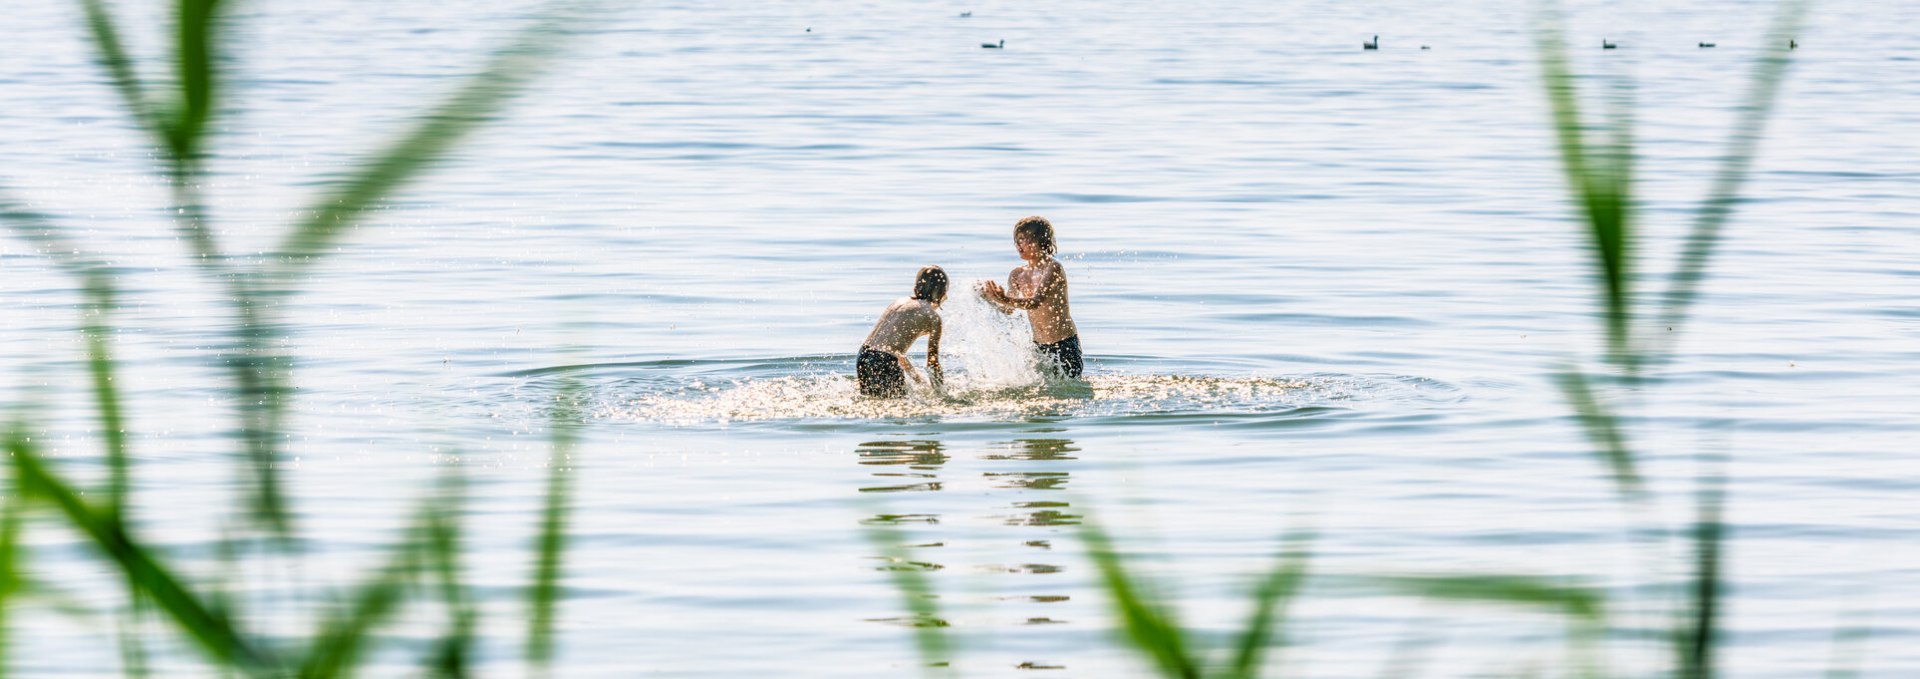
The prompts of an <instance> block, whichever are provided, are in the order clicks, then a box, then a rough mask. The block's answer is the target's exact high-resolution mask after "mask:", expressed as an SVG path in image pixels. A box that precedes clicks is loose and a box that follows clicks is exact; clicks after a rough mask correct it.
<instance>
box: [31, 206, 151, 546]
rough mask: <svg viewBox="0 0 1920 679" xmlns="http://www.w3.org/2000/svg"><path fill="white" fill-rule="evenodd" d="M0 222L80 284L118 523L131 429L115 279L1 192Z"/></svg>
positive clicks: (83, 329)
mask: <svg viewBox="0 0 1920 679" xmlns="http://www.w3.org/2000/svg"><path fill="white" fill-rule="evenodd" d="M0 221H5V222H7V223H8V224H10V225H12V226H13V231H14V232H15V233H16V234H18V235H19V236H20V237H21V239H22V240H25V241H27V242H28V243H31V244H32V245H34V246H35V247H36V248H38V249H39V250H40V251H41V252H43V253H45V254H47V255H48V256H50V257H51V258H52V259H53V260H54V262H55V264H58V265H60V266H62V267H64V268H66V269H67V270H68V272H69V273H71V274H73V276H74V277H76V278H79V279H80V286H81V288H80V291H81V295H82V297H84V298H85V300H86V303H85V305H84V306H83V307H82V309H81V313H82V318H81V321H80V325H81V330H80V332H81V335H82V336H83V337H84V338H85V339H86V350H87V372H88V376H89V378H90V380H89V382H90V386H91V387H92V388H93V396H94V406H95V407H96V408H97V409H98V413H97V414H98V415H99V417H100V429H101V437H102V439H104V441H105V443H106V457H107V475H108V476H107V498H108V507H107V511H109V512H111V513H113V514H114V515H115V518H116V520H117V518H118V514H119V512H120V511H121V504H122V503H123V502H124V501H125V497H126V493H127V488H128V484H129V483H130V481H129V478H128V474H129V471H128V465H129V460H128V456H127V430H126V421H125V417H124V415H123V409H122V406H121V399H120V392H119V387H118V386H116V385H115V384H114V364H113V353H112V345H111V341H110V340H109V337H110V336H111V334H112V331H113V324H112V314H113V311H114V310H115V309H116V308H118V306H117V301H116V297H117V295H116V293H115V289H114V285H113V280H112V278H110V277H109V276H108V275H107V271H106V266H105V265H104V264H103V263H101V262H100V261H99V260H98V259H95V258H94V257H92V256H89V255H86V254H83V253H82V252H81V250H80V248H79V246H78V245H76V244H74V243H72V242H71V241H69V240H67V239H66V237H65V236H64V235H63V234H62V233H61V232H60V230H59V229H58V228H57V227H56V226H54V224H53V221H52V220H51V219H48V218H47V217H46V216H44V215H41V214H39V213H37V212H34V211H33V210H29V209H27V208H26V207H25V206H23V205H20V204H19V203H17V202H15V201H14V200H13V199H12V198H11V197H9V196H8V195H7V194H6V193H5V192H4V191H0Z"/></svg>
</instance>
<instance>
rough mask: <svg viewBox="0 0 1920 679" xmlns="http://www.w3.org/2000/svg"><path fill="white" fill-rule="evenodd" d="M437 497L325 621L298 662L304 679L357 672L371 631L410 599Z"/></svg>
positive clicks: (371, 643) (433, 516)
mask: <svg viewBox="0 0 1920 679" xmlns="http://www.w3.org/2000/svg"><path fill="white" fill-rule="evenodd" d="M435 514H436V511H435V510H434V509H433V501H432V500H429V501H428V503H427V508H425V509H423V510H421V511H420V512H419V514H418V515H417V517H418V518H416V519H415V520H414V522H413V523H412V525H410V526H408V527H407V529H406V531H405V532H404V534H403V535H402V536H401V539H400V543H399V544H397V545H394V546H393V548H392V549H391V553H390V556H389V557H388V561H387V563H386V564H385V565H383V566H381V567H380V568H378V569H376V570H375V571H374V572H373V573H371V574H369V575H368V577H367V580H366V581H365V582H363V583H361V584H360V586H359V587H356V588H355V589H354V593H353V595H352V596H351V597H349V600H350V601H351V605H349V606H347V607H345V608H344V609H343V610H342V611H340V612H339V613H337V614H336V615H334V616H333V617H332V618H331V619H329V620H328V621H327V622H326V623H324V624H323V626H322V627H321V630H320V632H319V633H318V634H316V635H314V638H313V642H312V644H311V646H309V648H308V650H307V654H306V657H305V659H304V660H303V661H302V662H301V663H300V673H299V676H300V677H301V678H302V679H328V678H331V677H343V676H353V675H354V671H355V669H356V668H357V667H358V666H359V664H360V662H362V661H363V660H364V659H365V658H366V656H367V654H368V653H370V652H371V650H372V649H371V646H372V645H373V639H372V638H371V634H372V632H373V630H375V629H377V628H378V627H379V626H380V625H382V624H384V623H386V622H387V621H388V619H390V618H392V617H393V616H394V615H395V614H397V613H398V612H399V610H400V607H401V606H402V605H403V604H404V603H405V602H406V599H407V590H408V588H409V586H411V584H412V583H413V582H414V580H415V579H416V578H417V577H418V576H419V575H420V573H421V571H422V570H423V569H424V567H425V564H424V563H423V562H424V561H425V555H424V554H423V552H425V551H426V550H427V549H428V547H427V544H426V543H428V542H429V541H430V540H431V538H430V537H429V536H428V533H429V531H431V530H432V528H431V525H432V523H433V522H435V521H436V519H435Z"/></svg>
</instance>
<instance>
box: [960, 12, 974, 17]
mask: <svg viewBox="0 0 1920 679" xmlns="http://www.w3.org/2000/svg"><path fill="white" fill-rule="evenodd" d="M970 16H973V12H961V13H960V18H962V19H965V18H967V17H970Z"/></svg>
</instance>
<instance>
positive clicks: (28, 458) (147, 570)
mask: <svg viewBox="0 0 1920 679" xmlns="http://www.w3.org/2000/svg"><path fill="white" fill-rule="evenodd" d="M6 445H7V452H9V453H11V455H12V457H13V469H14V479H15V492H18V493H21V494H22V495H24V496H26V497H27V498H37V499H42V500H46V501H48V502H50V503H52V504H53V505H54V506H55V507H57V508H58V509H60V511H61V513H63V514H64V515H66V517H67V520H68V522H69V523H71V524H72V525H73V526H74V527H76V528H79V529H80V531H81V532H82V533H84V534H85V535H86V536H87V537H88V538H89V539H90V540H91V541H92V542H93V545H94V547H95V548H97V549H98V550H99V551H100V552H101V553H102V554H103V555H104V556H106V557H107V558H108V559H109V560H111V561H113V562H114V563H115V564H117V565H118V566H119V567H120V569H121V571H122V572H124V573H125V574H126V575H127V577H129V578H130V579H131V580H132V581H133V582H134V583H135V584H136V585H137V586H138V587H139V588H140V591H141V592H143V593H144V594H146V595H147V596H148V597H151V598H152V599H153V601H154V603H155V604H157V605H158V606H159V608H160V610H161V611H162V612H164V613H166V614H167V615H168V616H169V617H171V618H172V619H173V621H174V623H175V624H176V626H178V627H179V629H180V631H182V632H183V633H185V634H186V636H188V637H189V638H190V639H192V640H193V641H194V642H195V643H196V644H197V645H198V646H199V648H200V650H201V651H203V652H205V653H206V654H207V655H208V656H209V657H210V658H212V659H213V660H214V661H215V664H218V665H231V666H234V667H237V668H239V669H242V670H245V671H247V672H249V673H251V674H255V675H264V674H268V673H270V671H271V668H273V667H274V665H275V663H274V661H273V659H272V657H271V656H269V655H268V654H267V653H266V651H265V650H264V649H263V648H260V647H256V646H255V645H253V644H252V643H251V642H249V641H248V640H247V639H246V637H244V636H242V635H241V634H240V632H239V630H238V628H236V627H235V625H234V624H233V622H232V621H231V620H229V619H228V618H227V616H226V615H225V613H223V612H221V611H219V610H217V609H214V608H211V607H209V606H207V605H205V604H204V603H202V600H201V598H200V597H199V596H197V595H195V594H194V593H193V592H192V591H190V590H188V589H187V587H186V586H185V585H184V584H182V583H181V581H180V579H179V578H177V577H175V576H174V575H173V572H172V571H171V570H170V569H168V568H167V567H166V566H165V565H163V564H162V563H161V562H160V560H159V559H158V558H157V557H155V556H153V555H152V554H151V553H150V552H149V550H147V549H146V548H145V547H143V546H141V545H140V544H139V543H138V542H136V541H135V540H134V539H133V537H132V536H131V535H128V534H127V532H126V530H125V527H124V526H123V525H122V524H120V523H119V522H117V521H115V520H114V519H113V517H111V516H110V515H105V514H104V513H102V512H100V511H98V510H95V509H94V508H93V507H90V506H88V505H87V503H86V501H84V500H82V499H80V496H79V494H78V493H76V492H74V491H73V489H71V488H70V487H68V486H67V485H66V484H65V483H64V482H62V481H60V480H59V479H58V478H56V477H55V476H54V475H53V474H52V473H51V472H50V471H48V470H47V469H46V467H45V465H44V464H43V463H42V462H41V460H40V454H39V452H38V450H37V448H36V446H34V445H33V443H32V442H31V441H30V440H28V438H27V437H26V435H25V434H24V433H23V431H22V430H20V429H19V428H15V429H14V430H13V431H12V432H10V433H9V435H8V437H7V442H6Z"/></svg>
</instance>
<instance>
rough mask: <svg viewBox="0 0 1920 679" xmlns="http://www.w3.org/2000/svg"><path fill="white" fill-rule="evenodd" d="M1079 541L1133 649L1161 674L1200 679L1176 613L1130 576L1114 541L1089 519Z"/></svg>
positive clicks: (1175, 678) (1083, 527) (1082, 526)
mask: <svg viewBox="0 0 1920 679" xmlns="http://www.w3.org/2000/svg"><path fill="white" fill-rule="evenodd" d="M1080 539H1081V541H1083V542H1085V543H1086V545H1087V554H1088V556H1089V558H1091V559H1093V563H1094V567H1095V568H1096V569H1098V570H1099V572H1100V583H1101V585H1102V586H1104V587H1105V588H1106V590H1107V596H1109V597H1112V598H1113V604H1114V608H1115V609H1116V612H1117V613H1118V614H1119V615H1120V620H1121V623H1122V625H1123V626H1124V628H1125V630H1126V634H1127V639H1128V640H1129V641H1130V642H1132V644H1133V646H1134V648H1135V649H1136V650H1139V651H1140V652H1142V653H1145V654H1147V656H1148V657H1149V658H1150V659H1152V660H1153V663H1154V666H1155V667H1156V668H1158V669H1159V670H1160V673H1161V675H1163V676H1166V677H1169V678H1173V679H1197V677H1199V676H1200V669H1199V665H1198V664H1197V663H1195V662H1194V657H1193V655H1192V653H1190V652H1189V651H1188V650H1187V646H1188V644H1187V639H1186V636H1185V633H1184V632H1183V631H1182V630H1181V629H1180V625H1179V623H1178V621H1176V620H1175V619H1174V616H1173V612H1172V611H1171V610H1169V609H1167V608H1166V606H1165V604H1164V603H1163V602H1160V601H1157V600H1156V597H1155V596H1154V595H1153V594H1152V592H1150V591H1149V590H1148V588H1147V587H1146V586H1145V583H1143V582H1136V581H1135V580H1134V578H1133V576H1132V575H1130V574H1128V573H1127V568H1126V564H1125V562H1124V561H1125V560H1124V559H1123V558H1122V557H1121V556H1120V554H1119V553H1118V552H1117V551H1115V550H1114V547H1113V541H1112V540H1111V539H1110V538H1108V537H1107V534H1106V533H1105V532H1103V531H1101V530H1100V527H1099V526H1098V525H1097V524H1096V523H1095V522H1094V521H1093V519H1092V517H1088V518H1087V519H1086V520H1084V521H1082V522H1081V524H1080Z"/></svg>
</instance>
